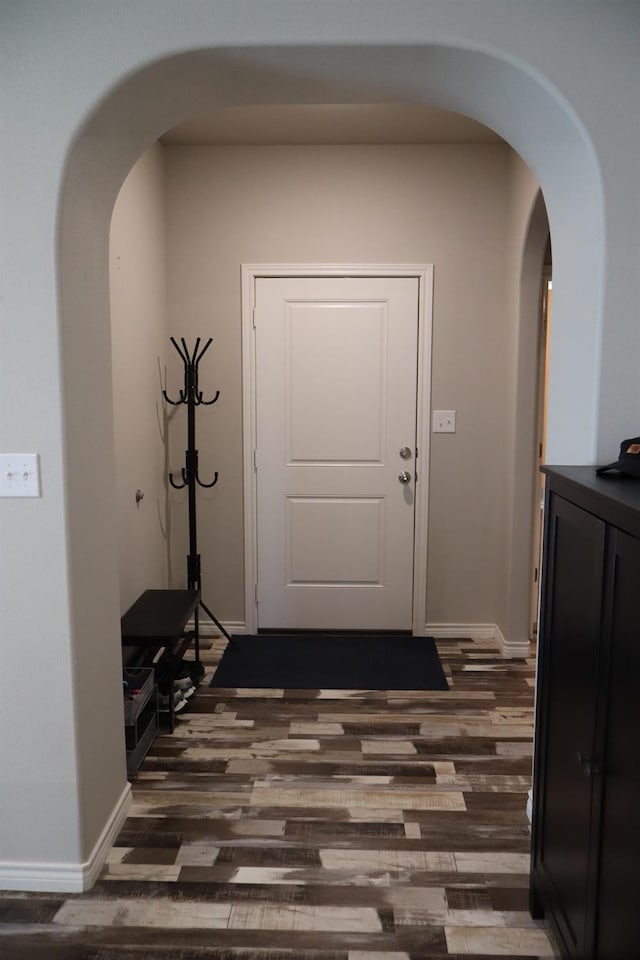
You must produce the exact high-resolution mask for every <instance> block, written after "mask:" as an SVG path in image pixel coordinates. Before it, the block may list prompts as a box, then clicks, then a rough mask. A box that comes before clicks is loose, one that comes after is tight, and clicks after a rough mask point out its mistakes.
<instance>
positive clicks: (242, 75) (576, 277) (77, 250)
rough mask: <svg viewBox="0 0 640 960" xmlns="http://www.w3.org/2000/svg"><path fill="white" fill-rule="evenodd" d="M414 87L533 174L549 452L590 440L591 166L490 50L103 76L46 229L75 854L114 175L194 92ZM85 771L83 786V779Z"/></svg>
mask: <svg viewBox="0 0 640 960" xmlns="http://www.w3.org/2000/svg"><path fill="white" fill-rule="evenodd" d="M415 98H418V99H421V100H424V101H425V102H431V103H433V104H434V105H437V106H441V107H443V108H446V109H453V110H456V111H458V112H462V113H465V114H468V115H470V116H472V117H474V118H476V119H478V120H480V121H482V122H483V123H485V124H487V125H488V126H491V127H493V128H494V129H496V130H497V131H498V132H499V133H500V134H501V135H502V136H503V137H504V138H505V139H506V140H507V141H508V142H510V143H511V144H512V145H513V146H514V148H515V149H516V150H517V151H518V153H520V155H521V156H522V157H523V158H524V159H525V160H526V162H527V163H528V164H529V165H530V167H531V169H532V170H533V171H534V173H535V175H536V177H537V178H538V180H539V181H540V183H541V184H542V187H543V190H544V192H545V197H546V199H547V205H548V209H549V214H550V220H551V226H552V230H553V235H554V252H555V257H554V270H555V286H556V301H555V311H556V323H555V329H556V330H557V334H556V335H555V342H554V343H553V344H552V369H551V384H550V400H549V403H550V414H551V424H550V426H551V435H550V451H551V452H552V451H553V450H554V449H556V450H562V452H563V454H564V455H565V456H566V457H567V458H575V457H577V458H579V459H585V458H587V457H589V456H590V455H591V454H592V451H593V442H594V441H593V438H594V435H595V427H594V423H593V422H592V420H593V404H592V403H591V402H590V398H591V395H592V392H593V390H594V385H595V382H596V379H597V370H596V367H597V341H598V336H597V333H598V326H599V317H598V313H597V311H594V309H593V300H594V291H595V292H596V293H597V291H598V290H599V286H600V283H601V270H602V264H601V259H600V256H599V253H600V247H599V241H598V240H597V237H598V236H599V227H600V219H601V209H600V208H601V200H600V198H601V191H600V184H599V178H598V172H597V169H596V165H595V162H594V159H593V155H592V151H591V147H590V144H589V143H588V141H587V140H586V139H585V137H584V135H583V132H582V130H581V128H580V125H579V123H578V122H577V120H576V119H575V117H574V116H573V115H572V113H571V110H570V109H569V108H568V107H567V106H566V105H565V104H564V103H563V102H562V101H561V100H560V98H559V97H556V96H555V94H554V93H553V91H552V90H550V88H549V87H548V85H547V84H546V83H542V82H541V81H539V80H538V79H537V78H535V77H534V76H533V75H532V74H531V73H530V72H528V70H527V69H526V68H525V67H524V66H519V65H514V64H513V63H511V62H507V60H506V59H501V58H500V57H498V56H495V55H489V54H484V53H479V52H476V51H471V50H464V49H461V48H455V49H454V48H452V47H437V46H422V47H402V48H393V47H384V48H382V47H374V46H370V47H366V46H362V47H357V48H349V47H329V48H320V47H314V48H296V47H287V48H278V49H276V48H273V47H272V48H269V49H260V50H258V49H236V50H235V51H234V52H233V54H231V53H229V52H228V51H226V52H225V51H219V50H194V51H191V52H189V53H181V54H179V55H177V56H167V57H166V58H165V59H162V60H160V61H157V62H155V63H153V64H151V65H148V66H145V67H141V68H140V69H139V70H138V71H137V72H135V73H133V74H130V75H129V76H128V77H127V78H126V79H124V80H123V81H122V83H121V85H120V86H118V87H117V88H116V89H113V90H111V91H108V92H107V91H105V99H104V100H103V101H102V102H101V105H100V106H99V107H98V108H97V109H96V111H95V112H94V114H93V115H92V116H91V117H90V118H89V120H88V121H87V122H86V123H85V124H84V125H83V127H82V129H81V130H79V131H78V133H77V136H76V139H75V141H74V143H73V144H72V146H71V149H70V152H69V155H68V162H67V166H66V174H65V179H64V183H63V186H62V190H61V195H60V205H59V234H58V282H59V297H60V324H61V342H62V356H63V359H62V363H63V389H64V421H65V423H64V431H65V439H66V449H65V479H64V487H65V503H66V511H67V528H68V558H67V561H66V562H67V572H68V581H69V584H70V586H71V590H70V601H69V605H70V620H71V640H70V645H71V647H72V649H73V656H74V665H75V672H74V689H75V690H76V693H77V697H78V704H79V705H78V708H77V709H76V713H75V717H76V719H75V725H74V729H75V736H76V741H77V749H76V757H77V768H76V769H77V777H78V788H79V789H78V793H79V796H80V801H79V802H80V806H81V807H82V811H81V812H80V814H79V824H78V825H77V836H78V837H79V840H78V843H77V847H78V849H79V850H80V852H81V853H80V860H81V861H82V862H84V861H86V860H87V859H88V858H89V855H90V853H91V851H92V850H93V849H94V844H95V842H96V838H97V837H98V836H99V835H100V833H101V831H102V829H103V827H104V824H105V823H108V822H109V819H110V817H111V816H112V811H113V809H114V806H115V804H116V802H117V799H118V797H119V796H120V794H121V792H122V787H123V779H124V769H123V763H122V758H121V736H120V731H119V729H118V725H119V721H120V719H121V702H120V699H119V695H120V690H119V685H118V680H117V673H118V669H117V668H118V650H117V642H116V638H117V613H118V611H117V584H116V577H115V572H114V571H115V567H116V545H115V535H114V529H113V528H114V524H113V519H114V502H113V491H112V489H111V478H112V476H113V450H112V443H111V436H112V411H111V397H110V391H111V371H110V358H109V307H108V257H107V250H108V231H109V222H110V217H111V211H112V208H113V204H114V201H115V197H116V195H117V192H118V190H119V188H120V185H121V183H122V181H123V179H124V177H125V175H126V173H127V172H128V170H129V169H130V168H131V166H132V165H133V162H134V161H135V159H136V158H137V157H138V156H139V154H140V153H141V151H142V149H143V148H144V147H145V146H146V145H147V144H149V143H150V142H152V141H153V140H154V139H156V138H157V136H158V135H159V134H161V133H162V132H163V131H164V130H165V129H167V128H168V127H169V126H171V125H172V124H174V123H176V122H178V121H179V120H180V119H183V118H184V117H185V116H187V115H188V114H190V113H193V112H194V111H196V110H198V109H203V108H205V107H206V106H207V105H208V104H210V103H220V102H230V103H264V102H354V101H355V102H357V101H360V102H367V101H368V102H371V101H372V100H377V101H380V100H386V101H393V100H396V101H403V100H411V99H415ZM523 103H526V105H527V110H526V116H525V114H524V112H523V109H522V105H523ZM542 118H544V126H545V129H546V130H547V131H554V132H556V133H557V137H556V138H555V144H556V146H555V148H554V149H552V150H550V149H549V148H548V146H547V144H545V143H542V142H540V140H539V138H537V135H536V122H538V124H539V125H541V124H542ZM550 139H553V137H551V138H550ZM578 325H579V330H580V336H579V337H576V336H575V333H576V329H578ZM576 351H577V353H578V356H576ZM576 362H579V363H580V365H581V369H582V372H583V378H582V381H581V384H582V386H581V388H580V390H578V391H575V392H572V393H570V394H568V393H566V392H565V391H563V390H562V386H561V382H562V375H563V371H564V370H565V369H566V367H567V366H568V365H570V364H574V363H576ZM79 396H82V403H79V402H78V397H79ZM551 452H550V455H551ZM509 482H510V483H513V482H514V480H513V478H510V481H509ZM87 489H89V490H91V497H90V498H88V497H87V496H86V490H87ZM97 544H99V545H100V551H99V554H96V545H97ZM87 637H91V640H90V642H88V641H87V640H86V638H87ZM81 688H82V689H85V690H91V691H92V713H93V716H95V717H96V718H99V719H96V720H95V721H94V722H93V723H91V722H87V721H86V715H85V713H84V711H83V710H82V702H83V699H82V696H81V694H80V689H81ZM111 730H113V734H111V733H110V731H111ZM89 782H92V784H93V788H92V790H91V791H85V790H84V785H85V784H87V783H89ZM87 875H88V876H90V875H91V866H90V867H89V868H87Z"/></svg>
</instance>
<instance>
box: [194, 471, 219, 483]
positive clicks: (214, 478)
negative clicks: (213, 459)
mask: <svg viewBox="0 0 640 960" xmlns="http://www.w3.org/2000/svg"><path fill="white" fill-rule="evenodd" d="M196 482H197V484H198V486H200V487H215V485H216V483H217V482H218V471H217V470H216V472H215V473H214V475H213V480H212V481H211V483H204V482H203V481H202V480H201V479H200V477H199V476H198V474H196Z"/></svg>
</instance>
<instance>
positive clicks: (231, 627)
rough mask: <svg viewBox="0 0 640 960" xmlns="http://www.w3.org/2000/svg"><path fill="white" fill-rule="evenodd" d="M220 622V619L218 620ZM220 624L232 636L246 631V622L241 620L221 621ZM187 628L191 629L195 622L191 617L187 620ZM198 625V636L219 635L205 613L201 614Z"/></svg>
mask: <svg viewBox="0 0 640 960" xmlns="http://www.w3.org/2000/svg"><path fill="white" fill-rule="evenodd" d="M220 623H222V620H221V621H220ZM222 626H223V627H224V628H225V630H226V631H227V633H230V634H231V635H232V636H233V634H234V633H238V634H244V633H246V632H247V627H246V624H245V623H243V622H242V621H241V620H237V621H236V620H228V621H227V622H226V623H222ZM187 627H188V629H189V630H193V629H194V627H195V623H194V621H193V619H191V620H189V623H188V624H187ZM199 627H200V636H201V637H219V636H220V631H219V630H218V628H217V627H216V625H215V623H213V622H212V621H211V620H209V617H208V616H207V615H206V614H204V613H203V614H202V616H201V617H200V622H199Z"/></svg>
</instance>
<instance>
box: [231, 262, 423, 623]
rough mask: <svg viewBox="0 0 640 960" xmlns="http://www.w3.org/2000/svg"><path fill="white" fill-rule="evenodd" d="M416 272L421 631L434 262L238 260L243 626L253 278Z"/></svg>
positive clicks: (250, 615) (252, 409)
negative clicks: (255, 262) (239, 272)
mask: <svg viewBox="0 0 640 960" xmlns="http://www.w3.org/2000/svg"><path fill="white" fill-rule="evenodd" d="M350 276H358V277H415V278H416V279H417V280H418V374H417V377H418V382H417V385H416V386H417V389H416V407H417V409H416V414H417V416H416V441H417V447H418V458H417V460H416V472H417V476H418V481H417V482H416V485H415V516H414V538H413V611H412V619H413V628H412V632H413V635H414V636H425V633H426V623H427V616H426V608H427V543H428V536H427V535H428V507H429V463H430V433H431V431H430V427H431V344H432V329H433V264H414V263H409V264H397V263H394V264H344V263H340V264H318V263H315V264H306V263H304V264H300V263H266V264H265V263H258V264H251V263H249V264H242V289H241V299H242V434H243V464H244V466H243V482H244V583H245V599H244V615H245V629H246V632H247V633H250V634H253V633H255V632H256V630H257V627H258V606H257V583H256V578H257V570H258V529H257V483H256V466H255V455H256V351H255V328H254V325H253V317H254V309H255V289H256V280H258V279H259V278H262V277H350Z"/></svg>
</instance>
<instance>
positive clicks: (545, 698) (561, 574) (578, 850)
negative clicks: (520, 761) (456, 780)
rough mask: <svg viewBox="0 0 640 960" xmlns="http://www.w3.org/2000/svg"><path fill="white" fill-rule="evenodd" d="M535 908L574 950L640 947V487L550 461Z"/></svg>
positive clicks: (619, 955) (631, 951) (584, 956)
mask: <svg viewBox="0 0 640 960" xmlns="http://www.w3.org/2000/svg"><path fill="white" fill-rule="evenodd" d="M544 473H545V474H546V496H545V548H544V557H543V567H542V594H541V603H542V605H541V611H540V638H539V651H538V681H537V696H536V735H535V756H534V789H533V822H532V860H531V912H532V914H533V915H534V916H541V915H543V914H544V915H545V916H547V917H548V919H549V920H550V922H551V925H552V927H553V929H554V931H555V933H556V935H557V938H558V941H559V943H560V945H561V947H562V950H563V954H564V955H565V956H566V957H571V958H575V960H578V958H579V960H628V958H631V957H633V956H636V955H637V952H638V949H639V947H638V945H639V944H640V910H638V907H637V904H636V899H637V898H636V896H635V892H636V890H637V879H636V877H637V869H638V863H639V862H640V827H639V826H638V820H637V813H636V808H637V799H636V798H637V791H638V788H639V787H640V775H639V773H638V760H637V754H638V750H637V746H636V743H635V734H636V733H637V732H638V731H640V696H639V693H638V682H639V681H640V636H639V633H640V631H639V628H638V622H639V621H638V607H639V605H640V482H638V481H637V480H634V479H631V478H628V477H619V478H617V477H603V478H598V477H596V475H595V468H593V467H545V468H544Z"/></svg>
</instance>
